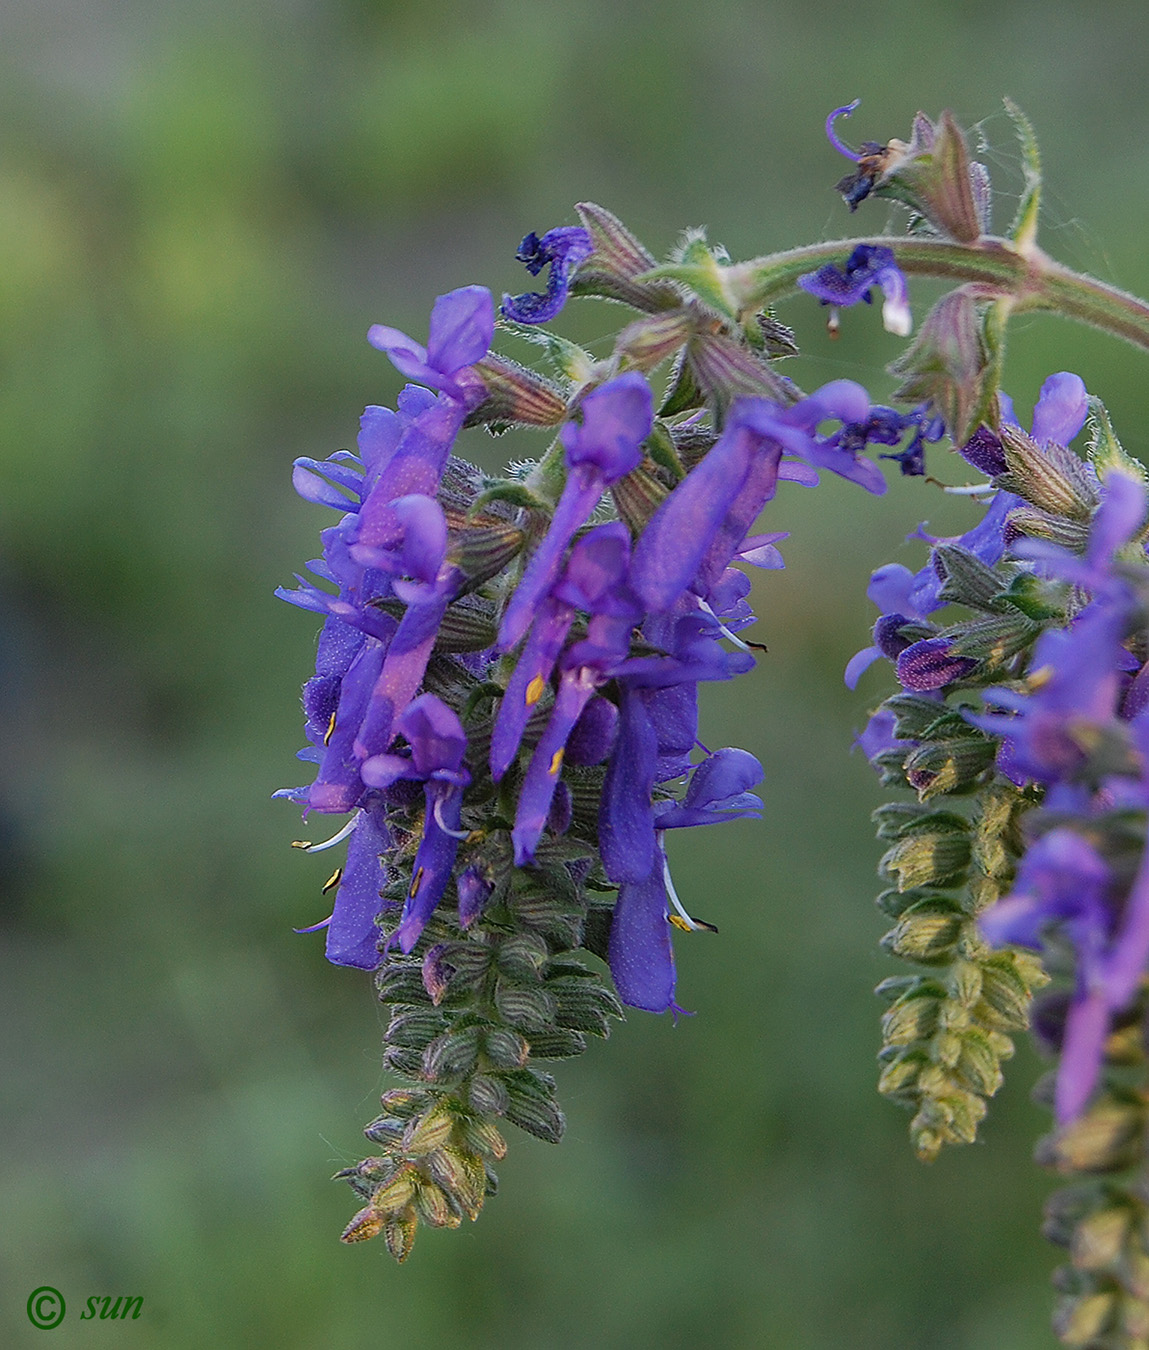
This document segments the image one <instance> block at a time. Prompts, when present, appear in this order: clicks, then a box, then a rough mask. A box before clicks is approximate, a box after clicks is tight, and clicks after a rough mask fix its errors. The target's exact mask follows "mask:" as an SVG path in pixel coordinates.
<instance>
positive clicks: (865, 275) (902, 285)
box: [798, 156, 913, 337]
mask: <svg viewBox="0 0 1149 1350" xmlns="http://www.w3.org/2000/svg"><path fill="white" fill-rule="evenodd" d="M851 158H852V156H851ZM798 285H799V286H801V288H802V289H803V290H804V291H808V292H809V293H810V294H811V295H816V296H817V297H818V299H819V300H821V302H822V303H823V304H824V305H834V306H842V307H843V308H845V307H846V306H848V305H856V304H857V303H858V301H859V300H861V301H864V303H865V304H867V305H868V304H869V303H870V301H871V298H872V297H871V294H870V290H871V287H873V286H879V287H881V290H882V294H883V295H884V297H885V300H884V303H883V304H882V323H883V325H884V326H885V328H886V330H887V331H888V332H890V333H896V334H897V336H898V337H907V336H908V335H909V332H910V330H911V328H912V327H913V318H912V316H911V314H910V306H909V290H908V288H907V286H906V278H905V275H904V273H903V272H902V270H901V268H899V267H898V265H897V263H896V262H895V261H894V254H893V251H892V250H891V249H888V248H886V247H885V246H884V245H882V244H859V245H858V246H857V248H855V249H854V251H853V253H851V254H850V256H849V257H848V258H847V259H846V266H845V268H844V269H842V268H839V267H836V266H835V265H834V264H833V263H826V264H825V266H824V267H819V268H818V270H817V271H816V272H807V273H806V275H805V276H801V277H799V278H798Z"/></svg>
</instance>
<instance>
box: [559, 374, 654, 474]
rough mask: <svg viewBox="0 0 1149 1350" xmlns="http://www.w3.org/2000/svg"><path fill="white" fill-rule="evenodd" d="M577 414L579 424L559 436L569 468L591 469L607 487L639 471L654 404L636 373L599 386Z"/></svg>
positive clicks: (584, 401)
mask: <svg viewBox="0 0 1149 1350" xmlns="http://www.w3.org/2000/svg"><path fill="white" fill-rule="evenodd" d="M579 411H580V412H581V414H582V421H581V422H567V423H565V424H564V426H563V428H562V431H561V432H560V433H559V436H560V439H561V440H562V443H563V448H564V449H565V450H566V456H567V463H568V464H571V465H575V464H592V465H594V467H595V468H596V469H597V470H598V472H599V473H600V474H601V475H602V479H603V482H604V483H605V484H606V485H607V486H609V485H610V484H611V483H615V482H617V481H618V480H619V479H620V478H624V477H625V476H626V475H627V474H628V473H630V472H631V470H632V469H636V468H638V466H639V464H640V463H641V462H642V442H643V441H644V440H645V439H646V438H647V436H649V435H650V427H651V420H652V417H653V413H654V404H653V400H652V397H651V393H650V386H649V385H648V384H647V382H646V381H645V380H644V379H643V377H642V376H641V375H640V374H639V373H638V372H637V371H629V372H628V373H627V374H625V375H619V376H618V377H617V378H616V379H613V380H610V381H608V382H607V383H606V384H604V385H600V386H599V388H597V389H596V390H594V392H593V393H591V394H588V395H587V396H586V398H584V399H583V401H582V403H581V404H580V407H579Z"/></svg>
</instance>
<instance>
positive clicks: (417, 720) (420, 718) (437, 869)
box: [362, 694, 471, 952]
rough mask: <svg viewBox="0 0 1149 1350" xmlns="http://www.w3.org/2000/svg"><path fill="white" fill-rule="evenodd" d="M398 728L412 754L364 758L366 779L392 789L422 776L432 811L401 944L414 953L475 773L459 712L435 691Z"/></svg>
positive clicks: (451, 856)
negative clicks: (468, 759)
mask: <svg viewBox="0 0 1149 1350" xmlns="http://www.w3.org/2000/svg"><path fill="white" fill-rule="evenodd" d="M395 729H396V731H398V732H399V733H400V735H402V736H404V737H405V738H406V739H407V742H408V743H409V745H410V746H411V757H410V759H408V758H407V757H406V756H403V755H395V754H378V755H374V756H372V757H371V758H369V759H367V760H365V761H364V763H363V766H362V774H363V781H364V782H365V783H367V784H368V785H369V786H371V787H374V788H386V787H390V785H391V784H392V783H394V782H396V781H397V780H399V779H413V780H416V781H419V780H422V782H423V783H424V789H423V792H424V798H425V801H426V810H425V813H424V817H423V838H422V840H421V841H420V843H419V849H418V852H417V853H416V854H415V861H414V863H413V865H412V878H411V888H410V890H409V891H408V893H407V900H406V902H405V904H404V906H403V913H402V916H401V918H400V921H399V927H398V928H397V929H396V931H395V938H394V940H395V942H396V943H397V944H398V946H399V949H400V950H401V951H403V952H410V951H411V949H412V948H413V947H414V946H415V943H416V942H418V940H419V936H420V934H421V933H422V931H423V929H424V927H425V926H426V923H427V920H428V919H429V918H430V917H431V914H432V912H433V910H434V908H435V906H436V905H437V904H438V903H439V901H440V899H441V898H442V895H443V892H444V890H445V889H446V887H447V882H448V881H449V880H450V879H451V871H452V869H453V868H454V865H455V857H456V854H457V853H458V849H459V840H460V839H461V838H463V837H464V836H465V835H466V831H465V830H461V829H460V828H459V826H460V812H461V811H462V805H463V789H464V788H465V787H466V786H467V784H468V783H469V782H470V781H471V776H470V774H469V773H468V772H467V770H466V769H465V768H464V767H463V756H464V754H465V753H466V749H467V737H466V733H465V732H464V731H463V725H462V723H461V722H460V721H459V717H458V714H457V713H456V712H454V711H453V709H451V708H448V707H447V705H446V704H445V703H444V702H443V701H442V700H441V699H439V698H436V696H435V695H434V694H422V695H420V696H419V697H418V698H417V699H415V700H414V701H413V702H411V703H410V704H408V705H407V707H406V708H405V709H404V710H403V712H402V713H401V714H400V716H399V717H398V719H397V720H396V723H395Z"/></svg>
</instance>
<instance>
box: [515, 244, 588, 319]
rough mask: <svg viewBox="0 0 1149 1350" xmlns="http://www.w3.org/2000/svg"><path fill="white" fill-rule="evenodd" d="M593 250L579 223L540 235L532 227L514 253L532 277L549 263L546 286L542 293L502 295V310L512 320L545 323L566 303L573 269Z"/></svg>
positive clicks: (529, 292) (530, 292)
mask: <svg viewBox="0 0 1149 1350" xmlns="http://www.w3.org/2000/svg"><path fill="white" fill-rule="evenodd" d="M593 252H594V244H593V242H592V240H591V237H590V233H589V231H587V230H584V229H583V228H582V227H581V226H579V225H562V226H559V227H558V228H557V229H554V230H548V231H547V232H546V234H544V235H543V236H542V238H541V239H540V238H539V236H538V235H537V234H535V233H534V232H533V231H532V232H531V233H530V234H528V235H525V236H524V237H523V242H522V243H521V244H520V245H519V248H518V252H517V253H516V254H515V257H516V258H517V259H518V260H519V262H521V263H524V264H525V265H526V269H527V271H528V272H529V273H530V274H531V276H533V277H537V276H538V274H539V273H540V272H541V271H542V270H543V268H544V267H546V266H547V265H548V264H550V269H551V270H550V274H549V275H548V277H547V289H546V291H545V293H543V294H539V293H538V292H533V291H528V292H526V293H525V294H523V295H515V296H511V295H504V296H503V305H502V310H503V313H504V314H505V315H506V316H507V318H508V319H513V320H514V321H515V322H516V323H549V322H550V321H551V319H553V318H554V317H555V316H556V315H557V314H558V312H559V311H560V310H561V309H562V307H563V305H564V304H566V298H567V293H568V292H569V290H570V282H571V276H572V274H573V272H574V271H575V269H576V268H577V267H578V265H579V263H581V262H585V261H586V259H587V258H589V257H590V255H591V254H592V253H593Z"/></svg>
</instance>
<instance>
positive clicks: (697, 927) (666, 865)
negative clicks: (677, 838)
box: [662, 853, 712, 933]
mask: <svg viewBox="0 0 1149 1350" xmlns="http://www.w3.org/2000/svg"><path fill="white" fill-rule="evenodd" d="M662 879H663V881H664V882H665V883H666V897H667V899H668V900H669V901H670V903H671V904H672V905H673V906H674V908H675V909H676V910H677V911H678V915H679V918H681V920H682V922H683V923H684V924H686V926H687V928H689V929H690V931H691V932H692V933H700V932H710V931H712V929H711V925H710V924H705V923H699V922H698V920H697V919H692V918H691V917H690V915H689V914H687V912H686V910H685V909H684V908H683V906H682V901H681V900H680V899H679V898H678V892H677V891H676V890H675V889H674V882H673V881H672V880H671V879H670V860H669V859H668V858H667V856H666V854H665V853H664V854H663V855H662Z"/></svg>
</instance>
